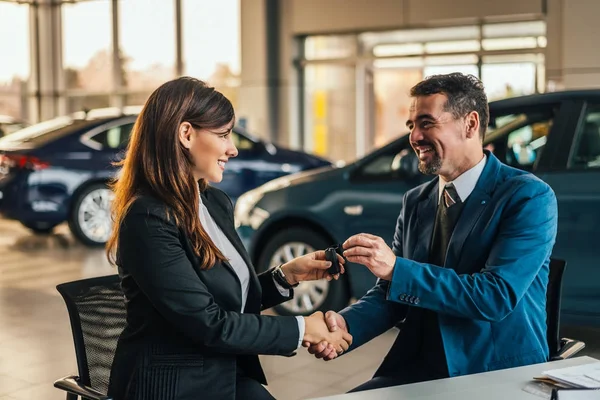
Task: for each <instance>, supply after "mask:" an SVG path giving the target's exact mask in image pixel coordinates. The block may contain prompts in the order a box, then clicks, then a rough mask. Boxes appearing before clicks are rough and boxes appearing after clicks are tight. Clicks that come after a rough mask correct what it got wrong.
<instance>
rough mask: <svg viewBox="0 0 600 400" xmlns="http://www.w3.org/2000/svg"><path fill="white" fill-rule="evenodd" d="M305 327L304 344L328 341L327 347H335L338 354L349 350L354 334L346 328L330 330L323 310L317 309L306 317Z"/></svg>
mask: <svg viewBox="0 0 600 400" xmlns="http://www.w3.org/2000/svg"><path fill="white" fill-rule="evenodd" d="M304 327H305V328H304V337H303V338H302V341H303V343H304V345H316V344H318V343H323V342H326V343H327V344H328V345H327V347H333V350H335V353H336V355H340V354H342V353H343V352H344V351H346V350H348V348H349V347H350V345H351V344H352V335H350V333H348V332H347V331H346V330H344V329H336V330H335V331H333V332H330V330H329V327H328V325H327V323H326V322H325V316H324V315H323V313H322V312H321V311H317V312H316V313H314V314H311V315H310V316H309V317H304ZM332 358H334V357H332Z"/></svg>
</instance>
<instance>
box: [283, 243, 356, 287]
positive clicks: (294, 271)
mask: <svg viewBox="0 0 600 400" xmlns="http://www.w3.org/2000/svg"><path fill="white" fill-rule="evenodd" d="M337 257H338V262H339V263H340V269H341V273H342V274H343V273H344V272H345V270H344V258H343V257H342V256H340V255H339V254H338V256H337ZM329 267H331V262H329V261H327V259H326V258H325V250H318V251H314V252H312V253H308V254H305V255H303V256H301V257H296V258H294V259H293V260H292V261H289V262H287V263H285V264H283V265H282V266H281V269H282V270H283V273H284V274H285V276H286V278H287V279H288V282H289V283H290V284H291V285H294V284H296V283H297V282H303V281H314V280H319V279H323V278H325V279H327V280H328V281H330V280H332V279H338V278H339V277H340V274H335V275H329V272H327V269H328V268H329Z"/></svg>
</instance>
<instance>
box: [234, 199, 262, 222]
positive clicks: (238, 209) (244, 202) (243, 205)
mask: <svg viewBox="0 0 600 400" xmlns="http://www.w3.org/2000/svg"><path fill="white" fill-rule="evenodd" d="M262 197H263V192H262V191H258V190H250V191H249V192H246V193H244V194H242V195H241V196H240V197H238V199H237V201H236V202H235V209H234V211H233V217H234V220H235V227H236V228H239V227H240V226H241V225H250V214H251V213H252V209H253V208H254V207H255V206H256V204H257V203H258V202H259V201H260V199H262Z"/></svg>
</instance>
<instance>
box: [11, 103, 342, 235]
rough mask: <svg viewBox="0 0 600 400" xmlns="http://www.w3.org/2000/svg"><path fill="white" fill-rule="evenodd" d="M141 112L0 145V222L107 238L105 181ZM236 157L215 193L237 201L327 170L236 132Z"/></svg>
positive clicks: (19, 136)
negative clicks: (288, 178)
mask: <svg viewBox="0 0 600 400" xmlns="http://www.w3.org/2000/svg"><path fill="white" fill-rule="evenodd" d="M139 111H140V108H139V107H131V108H126V109H125V110H123V111H121V110H115V109H97V110H91V111H88V112H79V113H75V114H73V115H70V116H64V117H59V118H55V119H52V120H49V121H46V122H42V123H39V124H36V125H32V126H30V127H28V128H25V129H22V130H20V131H17V132H15V133H13V134H10V135H8V136H5V137H3V138H1V139H0V214H2V215H3V216H4V217H5V218H9V219H14V220H18V221H20V222H21V223H22V224H23V225H24V226H26V227H27V228H29V229H31V230H32V231H34V232H36V233H49V232H51V231H52V230H53V228H54V227H55V226H56V225H58V224H60V223H62V222H65V221H67V222H68V224H69V228H70V229H71V231H72V232H73V234H74V236H75V237H76V238H77V239H79V240H80V241H81V242H83V243H84V244H86V245H90V246H102V245H104V244H105V243H106V240H107V239H108V235H109V233H110V230H111V221H110V218H109V205H110V202H111V199H112V192H111V191H110V190H109V189H108V188H107V185H106V184H107V181H108V180H109V179H111V178H112V177H114V176H115V174H116V173H117V172H118V170H117V168H116V167H114V166H113V165H112V163H113V162H114V161H117V160H119V159H120V158H121V157H122V156H123V154H124V150H125V148H126V146H127V143H128V140H129V135H130V133H131V129H132V128H133V124H134V123H135V120H136V118H137V115H138V113H139ZM232 134H233V138H234V141H235V144H236V146H237V147H238V149H239V155H238V157H236V158H233V159H231V160H230V162H229V163H228V164H227V168H226V170H225V173H224V177H223V181H222V182H221V183H220V184H218V185H216V186H217V187H219V188H221V189H223V190H224V191H225V192H227V193H228V194H229V195H230V196H231V197H232V199H233V200H234V201H235V200H236V199H237V198H238V196H240V195H241V194H242V193H244V192H245V191H247V190H250V189H252V188H255V187H257V186H259V185H262V184H263V183H265V182H267V181H269V180H271V179H274V178H278V177H281V176H283V175H287V174H290V173H294V172H299V171H304V170H308V169H312V168H317V167H322V166H324V165H330V162H328V161H326V160H324V159H321V158H318V157H315V156H312V155H308V154H305V153H301V152H297V151H292V150H288V149H284V148H281V147H278V146H275V145H273V144H271V143H268V142H264V141H262V140H260V139H257V138H255V137H253V136H251V135H249V134H248V133H247V132H245V131H244V130H243V129H241V128H239V127H235V128H234V131H233V133H232Z"/></svg>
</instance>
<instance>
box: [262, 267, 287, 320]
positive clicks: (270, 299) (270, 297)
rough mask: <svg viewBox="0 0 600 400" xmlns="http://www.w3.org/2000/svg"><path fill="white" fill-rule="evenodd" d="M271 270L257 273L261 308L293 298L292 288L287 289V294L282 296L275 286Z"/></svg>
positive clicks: (264, 308)
mask: <svg viewBox="0 0 600 400" xmlns="http://www.w3.org/2000/svg"><path fill="white" fill-rule="evenodd" d="M272 272H273V268H271V269H269V270H268V271H265V272H263V273H262V274H259V275H258V281H259V282H260V288H261V289H262V300H261V301H262V303H261V304H262V305H261V308H262V309H263V310H266V309H267V308H271V307H273V306H276V305H278V304H281V303H283V302H284V301H288V300H290V299H292V298H294V289H288V292H289V295H288V296H283V295H282V294H281V292H280V291H279V290H278V289H277V286H275V281H274V280H273V275H272Z"/></svg>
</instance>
